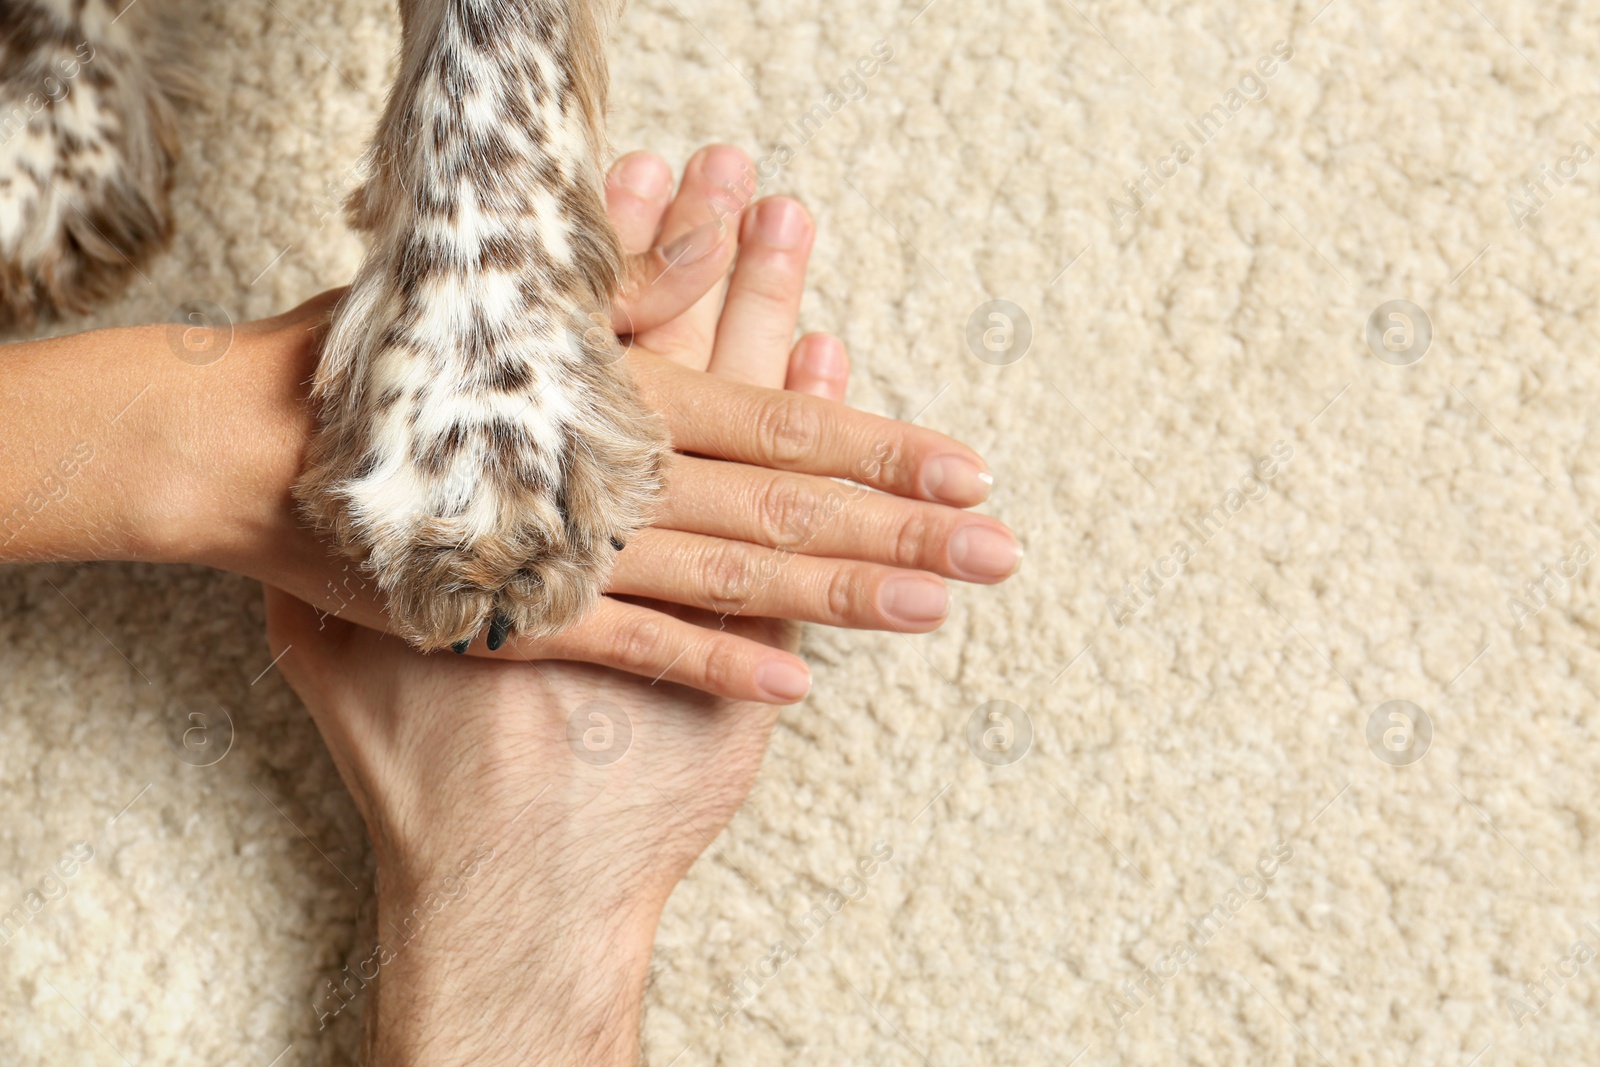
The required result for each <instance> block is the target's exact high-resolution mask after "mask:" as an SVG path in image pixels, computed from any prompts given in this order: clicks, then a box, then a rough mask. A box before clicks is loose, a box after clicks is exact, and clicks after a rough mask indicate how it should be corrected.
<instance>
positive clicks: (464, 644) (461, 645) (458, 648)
mask: <svg viewBox="0 0 1600 1067" xmlns="http://www.w3.org/2000/svg"><path fill="white" fill-rule="evenodd" d="M471 647H472V638H470V637H469V638H467V639H466V640H465V641H457V642H456V643H455V644H453V645H451V646H450V651H451V652H454V653H455V654H456V655H458V656H465V655H466V654H467V649H469V648H471Z"/></svg>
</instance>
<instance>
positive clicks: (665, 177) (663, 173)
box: [612, 152, 672, 200]
mask: <svg viewBox="0 0 1600 1067" xmlns="http://www.w3.org/2000/svg"><path fill="white" fill-rule="evenodd" d="M612 177H613V178H614V179H616V183H617V185H619V186H621V187H622V188H624V189H626V190H627V191H628V192H630V193H632V194H633V195H634V196H637V197H639V198H640V199H643V200H665V199H666V198H667V196H668V195H669V194H670V193H671V192H672V171H670V170H669V169H667V166H666V165H665V164H664V163H662V162H661V160H659V159H656V158H655V157H654V156H650V155H646V154H645V153H643V152H640V153H637V154H635V155H631V156H628V157H627V158H626V159H624V160H623V161H622V162H621V163H619V164H618V165H617V169H616V170H614V171H613V172H612Z"/></svg>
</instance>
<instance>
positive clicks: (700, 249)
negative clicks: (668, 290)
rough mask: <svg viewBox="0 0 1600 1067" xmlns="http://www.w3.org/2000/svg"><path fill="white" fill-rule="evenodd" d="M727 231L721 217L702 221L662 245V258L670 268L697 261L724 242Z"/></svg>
mask: <svg viewBox="0 0 1600 1067" xmlns="http://www.w3.org/2000/svg"><path fill="white" fill-rule="evenodd" d="M726 232H727V231H726V227H724V226H723V224H722V220H721V219H713V220H712V221H710V222H702V223H701V224H700V225H698V226H696V227H695V228H694V229H692V230H690V231H689V232H688V233H686V234H683V235H682V236H680V237H676V238H674V239H673V240H672V241H670V242H668V243H667V244H664V245H662V246H661V258H662V259H664V260H666V263H667V269H668V270H670V269H672V268H673V267H678V266H683V265H685V264H688V263H695V262H697V261H699V260H702V259H704V258H706V256H708V255H710V254H711V252H712V251H713V250H714V249H715V248H716V247H717V246H718V245H720V244H721V243H722V238H723V235H724V234H725V233H726Z"/></svg>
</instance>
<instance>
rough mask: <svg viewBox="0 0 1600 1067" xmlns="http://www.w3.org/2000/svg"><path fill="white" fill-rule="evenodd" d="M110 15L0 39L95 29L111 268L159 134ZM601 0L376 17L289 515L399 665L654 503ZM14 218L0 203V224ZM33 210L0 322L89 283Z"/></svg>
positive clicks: (38, 8) (63, 139) (613, 541)
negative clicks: (117, 91)
mask: <svg viewBox="0 0 1600 1067" xmlns="http://www.w3.org/2000/svg"><path fill="white" fill-rule="evenodd" d="M121 2H122V0H0V13H3V14H10V15H12V16H20V17H22V19H23V21H24V22H25V23H26V29H25V30H18V29H11V30H9V31H8V30H5V29H0V35H3V36H0V40H4V41H5V42H6V43H7V47H8V48H11V49H13V50H17V49H21V50H24V51H25V52H26V53H27V54H28V55H29V56H31V57H33V58H32V59H31V60H30V62H33V63H35V64H37V63H39V62H43V60H44V57H46V56H48V55H54V54H55V51H56V50H57V48H56V44H55V43H54V42H62V46H65V45H66V44H69V43H70V42H71V41H72V38H73V37H74V36H75V35H78V34H81V33H89V32H90V30H91V28H92V27H98V29H95V30H94V32H95V33H99V34H100V36H99V37H96V38H95V40H96V42H97V44H96V48H97V53H96V56H95V58H94V60H93V63H92V64H89V65H86V66H85V67H84V70H85V71H88V70H90V69H92V70H94V71H95V76H96V77H99V76H101V74H100V72H102V71H105V72H108V73H106V74H105V77H108V78H110V77H114V78H116V79H118V81H117V82H115V83H113V84H116V85H121V86H122V90H121V95H119V96H118V97H117V98H116V99H115V100H114V101H112V100H109V99H101V98H95V99H94V101H92V102H93V103H95V104H96V105H97V106H99V107H102V108H103V113H102V112H97V113H96V114H97V115H98V119H99V122H100V125H99V126H97V127H94V128H95V129H97V130H99V131H100V132H99V133H98V134H97V136H98V137H99V138H100V139H99V140H98V141H96V142H94V143H95V144H96V145H97V146H99V148H98V149H97V150H98V151H100V152H102V153H104V154H107V156H106V158H108V159H109V160H110V162H109V163H108V164H107V169H108V172H109V173H110V174H112V175H113V176H115V177H116V178H117V180H111V179H107V180H106V181H104V182H102V183H101V184H100V185H99V186H93V188H95V189H98V190H100V192H99V194H98V195H97V196H85V197H84V200H85V201H87V202H88V204H89V206H88V207H87V208H86V209H85V211H86V212H92V211H95V210H98V211H99V212H100V213H102V214H108V215H111V216H114V217H112V218H109V219H104V218H101V219H98V220H96V219H95V217H94V216H91V221H98V225H96V226H94V227H92V229H97V230H100V231H101V232H103V233H104V234H105V237H106V244H109V245H111V246H113V247H116V248H120V249H121V250H122V251H123V252H124V253H125V254H127V255H128V257H129V258H132V257H133V256H134V255H136V254H137V253H138V252H140V251H143V250H145V249H146V248H148V247H149V245H151V244H152V243H154V241H155V239H156V238H159V237H160V236H163V235H164V234H165V232H166V215H165V206H164V205H165V198H164V190H165V183H166V180H167V175H168V174H169V173H170V167H171V152H170V142H171V136H170V125H169V123H168V122H167V111H166V110H165V109H166V108H167V104H166V101H165V99H164V98H162V97H161V95H160V94H159V93H156V92H154V91H153V90H149V89H148V87H149V86H151V85H153V84H154V83H153V82H152V81H151V79H150V78H149V77H148V75H144V74H139V76H138V77H135V76H134V74H133V73H131V72H135V71H137V70H138V68H137V65H136V63H134V62H133V60H132V59H128V60H123V59H120V58H119V60H118V63H119V64H120V65H119V66H118V67H117V68H116V69H115V70H113V64H112V63H111V62H109V61H104V62H103V60H108V59H109V56H108V50H109V47H110V46H109V44H107V45H101V44H100V43H98V42H100V41H101V40H105V41H107V42H109V41H111V40H112V39H113V37H114V36H115V35H117V34H120V33H122V29H121V28H119V23H120V21H121V20H119V22H115V23H114V22H111V21H110V19H111V17H113V13H114V11H116V10H117V9H118V8H119V6H120V4H121ZM158 3H159V0H142V4H143V5H150V6H151V7H154V6H155V5H157V4H158ZM610 7H611V2H610V0H401V3H400V9H401V10H400V13H401V20H402V44H401V56H400V69H399V74H398V78H397V80H396V84H395V85H394V87H393V90H392V91H391V94H390V97H389V101H388V104H387V107H386V109H385V112H384V114H383V118H382V120H381V122H380V125H379V129H378V133H377V136H376V138H375V140H374V142H373V145H372V148H371V150H370V152H369V154H368V160H367V166H368V178H367V181H366V183H365V184H364V185H363V187H362V188H361V189H360V190H359V191H358V192H357V193H356V194H355V195H354V196H353V197H352V198H351V203H350V205H349V206H350V210H351V214H352V217H353V219H354V221H355V223H356V225H357V226H358V227H360V228H361V229H363V230H364V231H366V232H367V233H368V234H369V236H370V239H371V245H370V249H369V252H368V255H367V258H366V260H365V262H364V263H363V265H362V266H361V268H360V271H359V273H358V274H357V276H356V278H355V280H354V282H353V283H352V285H351V287H350V290H349V293H348V295H347V296H346V297H345V298H344V300H343V301H342V302H341V304H340V306H339V307H338V309H337V311H336V312H335V315H334V319H333V323H332V326H331V329H330V331H329V334H328V338H327V341H326V343H325V346H324V351H323V354H322V358H321V362H320V366H319V368H318V372H317V376H316V381H315V383H314V392H313V401H314V403H315V404H316V405H317V409H318V413H319V416H320V430H319V434H318V436H317V438H316V439H315V441H314V442H313V444H312V448H311V451H310V459H309V464H308V468H307V471H306V473H305V475H304V477H303V479H302V481H301V484H300V485H299V486H298V487H297V489H296V497H297V499H298V500H299V502H300V505H301V508H302V510H303V511H304V513H305V515H306V516H307V517H308V519H309V520H310V521H311V522H312V523H313V524H314V525H315V526H317V527H318V528H319V529H321V530H322V531H324V532H326V533H327V534H328V535H329V536H330V537H331V538H332V539H333V540H334V542H335V543H336V544H337V545H338V546H339V547H340V548H341V549H343V550H344V551H345V552H346V553H347V554H349V555H350V556H352V557H353V558H355V559H357V560H359V561H361V563H362V564H363V565H364V567H365V568H366V570H367V571H368V573H369V575H370V576H371V577H372V578H373V579H374V580H375V581H376V583H377V584H378V586H379V587H380V588H381V589H383V590H384V592H386V593H387V594H388V597H389V604H390V614H391V618H392V622H393V625H394V626H395V628H396V629H397V630H398V631H399V632H400V633H401V634H403V635H404V636H405V637H407V638H408V639H410V640H411V641H413V642H414V643H415V644H417V645H418V646H420V647H423V648H428V649H438V648H443V647H445V646H448V645H456V646H458V648H459V646H460V645H461V643H463V642H466V641H469V640H470V639H471V638H472V637H473V636H474V635H476V634H478V633H480V632H481V631H482V630H483V629H484V628H485V627H486V626H487V627H488V629H489V633H490V644H491V645H497V644H498V643H499V642H500V641H502V640H503V639H504V638H505V636H506V634H507V633H508V632H511V631H515V632H521V633H528V634H535V635H537V634H548V633H550V632H553V631H555V630H557V629H560V628H562V627H564V626H566V625H568V624H570V623H571V622H573V621H574V620H575V619H576V618H578V617H579V616H580V615H581V614H582V613H583V612H584V611H585V610H586V609H587V608H588V607H589V606H590V605H592V604H593V603H594V601H595V599H596V598H597V597H598V596H599V593H600V590H601V588H602V586H603V584H604V580H605V578H606V575H607V574H608V572H609V570H610V567H611V565H612V563H613V561H614V559H615V555H616V552H617V551H618V549H619V548H620V546H621V545H622V544H623V543H624V542H625V541H626V539H627V538H628V537H629V536H631V535H632V533H633V532H635V531H637V530H638V529H639V528H641V527H642V526H644V525H645V524H646V523H647V522H648V521H649V512H650V505H651V503H652V502H653V500H654V498H655V497H656V495H657V494H658V492H659V491H660V488H661V481H662V470H663V464H664V463H665V460H666V456H667V454H668V452H667V445H666V439H665V435H664V432H663V430H662V429H661V426H660V423H659V420H658V419H656V418H655V417H654V416H652V415H651V414H650V413H649V412H647V411H646V410H645V409H644V408H643V407H642V406H641V405H640V404H639V402H638V400H637V399H636V397H635V394H634V391H633V387H632V383H631V380H630V378H629V376H628V373H627V370H626V367H625V365H624V364H623V363H622V362H621V361H620V356H621V352H620V349H619V347H618V345H617V342H616V338H615V337H614V336H613V334H612V331H611V328H610V324H609V308H610V304H611V299H612V297H613V296H614V294H615V293H616V291H617V289H618V287H619V284H620V281H621V274H622V269H623V268H622V255H621V249H620V246H619V245H618V242H617V238H616V235H615V233H614V232H613V230H612V228H611V226H610V223H609V221H608V220H607V217H606V214H605V204H604V199H603V194H602V191H601V188H602V186H601V182H602V177H601V159H602V153H603V151H604V133H603V130H604V112H605V97H606V68H605V52H604V35H605V30H606V24H607V22H608V20H609V18H610V15H611V11H610ZM16 25H22V23H17V24H16ZM129 29H130V30H131V27H129ZM102 31H103V32H102ZM128 39H129V40H130V41H132V40H136V38H134V37H132V36H131V34H130V35H129V36H128ZM41 42H50V43H48V44H45V43H41ZM119 47H121V46H120V45H119ZM118 55H119V57H120V55H121V53H120V52H119V53H118ZM130 55H131V53H130ZM8 69H9V68H8ZM12 80H14V79H8V81H7V82H6V84H8V85H9V84H11V81H12ZM80 81H83V82H84V83H85V84H98V83H90V82H88V81H87V80H86V79H85V78H80ZM135 86H137V87H138V91H136V90H135ZM11 91H12V93H13V95H15V94H16V93H18V92H20V91H21V89H20V88H13V89H12V90H11ZM140 93H143V95H140ZM83 95H84V96H85V97H86V96H87V95H88V94H87V93H85V94H83ZM68 99H73V98H71V97H69V98H68ZM112 103H115V104H116V105H117V106H115V107H112V106H110V105H111V104H112ZM61 112H62V105H61V103H60V102H55V103H53V104H52V107H51V108H50V109H47V114H48V115H50V116H54V117H53V118H50V119H49V120H47V121H43V122H35V123H34V124H31V125H30V126H29V127H28V129H29V131H30V133H29V136H30V137H32V138H33V140H30V141H29V142H28V144H29V145H31V146H33V147H32V148H30V152H32V156H29V157H28V158H25V159H23V158H20V157H16V155H15V153H13V156H11V157H7V156H5V155H3V154H0V181H4V180H5V179H6V177H8V176H9V177H11V178H12V179H13V180H17V177H18V176H19V175H22V174H27V175H29V176H30V180H31V178H32V176H33V175H34V168H35V167H38V168H42V169H41V170H40V173H41V174H43V173H47V172H49V170H50V168H51V167H52V166H55V165H57V164H66V163H67V162H68V160H69V158H70V157H71V156H72V154H73V153H74V152H75V151H77V141H76V140H74V139H73V136H69V133H70V132H71V131H72V130H75V129H76V127H69V126H67V125H66V124H64V123H63V121H61ZM141 124H142V125H141ZM135 134H137V137H135ZM74 136H76V135H74ZM119 137H120V138H122V139H121V140H119ZM41 138H42V139H41ZM52 138H53V140H52ZM130 139H133V140H137V141H138V145H140V146H143V147H142V148H141V149H139V150H138V151H136V150H135V147H134V145H133V144H131V143H125V142H129V141H130ZM4 151H5V149H4V147H0V153H4ZM140 151H142V152H143V154H142V155H141V154H140ZM34 157H37V162H35V161H34ZM95 158H96V159H99V158H101V157H100V156H96V157H95ZM8 159H10V160H12V161H13V163H12V170H11V172H9V174H8V172H7V171H6V170H5V169H4V168H5V166H6V162H5V161H7V160H8ZM69 171H70V168H69ZM74 180H75V181H76V180H78V179H74ZM84 181H87V179H84ZM47 184H48V183H46V185H47ZM37 185H38V183H34V186H35V187H37ZM90 187H91V186H89V185H79V186H75V188H78V189H80V190H82V189H88V188H90ZM156 192H161V193H162V194H163V195H160V196H157V195H153V194H155V193H156ZM30 195H33V196H35V198H38V197H40V196H42V195H43V194H42V193H39V192H37V189H36V188H35V192H33V193H31V194H30ZM51 203H54V202H53V201H52V202H51ZM13 210H15V206H14V202H13V196H12V194H10V193H9V192H8V191H7V190H5V189H4V188H0V212H4V211H13ZM33 210H35V211H36V210H37V209H33ZM56 210H57V214H55V215H53V216H50V217H49V218H44V219H41V220H40V221H38V222H36V223H31V224H29V225H28V226H24V227H23V230H24V231H25V239H24V240H23V242H22V243H21V244H20V245H19V244H17V243H15V242H14V243H13V244H12V245H9V246H4V245H0V263H3V264H4V265H3V266H0V272H4V274H3V277H4V281H3V282H0V285H3V286H4V287H5V288H4V290H3V292H0V306H4V307H9V308H10V309H11V310H12V311H13V312H15V313H18V314H27V313H29V312H30V311H31V310H33V309H34V308H38V307H44V308H57V307H76V306H78V305H79V304H81V303H82V302H84V301H85V300H86V299H88V298H89V297H92V296H94V295H97V294H98V293H99V292H100V291H101V290H102V287H103V285H104V284H105V282H104V279H107V278H109V277H110V276H111V274H112V272H111V271H109V270H107V269H104V267H103V264H105V263H106V262H108V260H107V257H106V256H105V254H104V252H105V249H104V248H102V247H101V246H99V245H95V244H93V243H92V242H88V243H86V241H85V238H84V237H83V236H82V234H81V233H80V232H79V231H80V230H81V229H82V227H77V226H76V225H75V224H74V223H71V222H70V221H67V216H66V214H65V213H64V211H62V210H60V209H59V207H57V208H56ZM28 217H29V218H32V217H34V216H33V215H31V214H30V215H29V216H28ZM7 218H8V216H5V215H0V239H3V238H4V237H5V236H6V234H7V231H6V230H5V228H4V223H5V222H6V220H7ZM30 227H31V228H30ZM15 228H16V227H15V226H13V229H15ZM145 238H148V239H145Z"/></svg>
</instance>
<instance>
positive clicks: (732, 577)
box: [700, 541, 753, 611]
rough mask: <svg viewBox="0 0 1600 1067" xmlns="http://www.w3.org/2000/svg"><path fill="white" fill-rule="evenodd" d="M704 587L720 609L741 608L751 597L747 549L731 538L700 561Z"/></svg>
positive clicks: (709, 597) (731, 609)
mask: <svg viewBox="0 0 1600 1067" xmlns="http://www.w3.org/2000/svg"><path fill="white" fill-rule="evenodd" d="M700 566H701V587H702V588H703V589H704V590H705V591H706V596H707V598H708V599H709V600H710V601H711V604H712V606H714V607H715V608H716V609H717V610H719V611H735V610H738V608H739V607H741V606H742V605H743V604H744V603H745V602H746V601H747V600H749V599H750V595H751V593H752V591H753V590H752V589H751V571H752V568H751V565H750V553H749V551H748V550H747V549H745V548H743V547H741V546H740V545H739V544H737V543H735V542H732V541H722V542H719V543H718V544H717V545H716V546H715V547H713V548H711V549H709V550H708V551H707V552H706V554H705V557H704V559H703V560H702V561H701V565H700Z"/></svg>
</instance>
